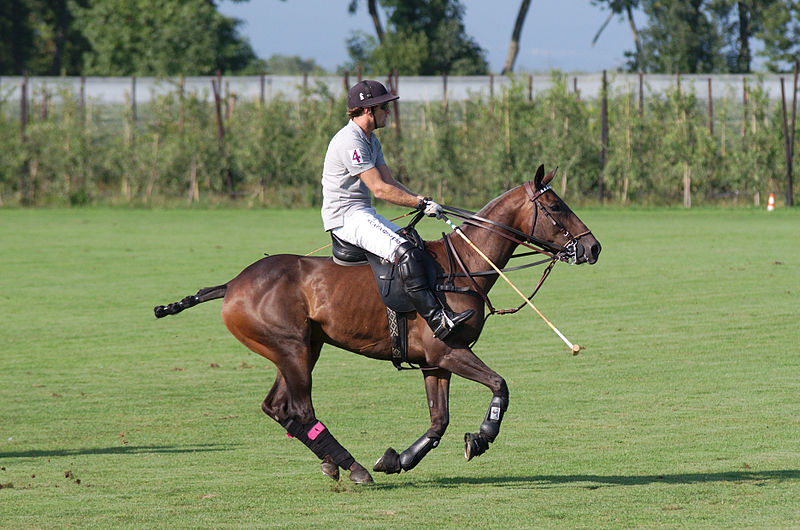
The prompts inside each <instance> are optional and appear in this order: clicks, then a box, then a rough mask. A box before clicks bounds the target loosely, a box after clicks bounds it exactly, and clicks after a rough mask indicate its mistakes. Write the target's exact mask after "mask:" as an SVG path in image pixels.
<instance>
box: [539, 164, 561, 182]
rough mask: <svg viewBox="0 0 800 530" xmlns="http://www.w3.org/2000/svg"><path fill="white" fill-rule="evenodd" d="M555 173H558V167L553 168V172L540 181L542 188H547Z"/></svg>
mask: <svg viewBox="0 0 800 530" xmlns="http://www.w3.org/2000/svg"><path fill="white" fill-rule="evenodd" d="M556 171H558V166H556V167H554V168H553V171H551V172H550V173H548V174H547V175H545V176H544V179H543V180H542V186H547V185H548V184H550V181H551V180H553V177H555V176H556Z"/></svg>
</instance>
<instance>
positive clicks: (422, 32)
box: [348, 0, 489, 75]
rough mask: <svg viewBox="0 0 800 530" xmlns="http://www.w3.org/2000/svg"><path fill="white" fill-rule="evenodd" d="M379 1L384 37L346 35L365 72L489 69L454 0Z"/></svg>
mask: <svg viewBox="0 0 800 530" xmlns="http://www.w3.org/2000/svg"><path fill="white" fill-rule="evenodd" d="M380 5H381V7H382V8H383V10H384V11H385V12H386V14H387V24H386V29H385V30H383V38H382V39H380V41H379V42H376V41H375V39H374V38H370V37H369V36H368V35H367V34H364V33H356V34H354V35H353V36H351V38H350V39H349V40H348V51H349V53H350V57H351V59H352V60H353V61H354V62H355V63H356V64H363V65H364V66H365V67H366V69H367V71H368V72H376V73H377V72H381V73H383V71H388V70H390V69H392V68H397V69H398V71H399V72H400V73H401V74H405V75H438V74H441V73H445V72H446V73H449V74H453V75H479V74H485V73H487V72H488V69H489V65H488V63H487V62H486V58H485V56H484V55H485V52H484V50H483V49H482V48H481V47H480V46H479V45H478V44H477V43H476V42H475V41H474V40H473V39H472V38H471V37H470V36H469V35H467V34H466V30H465V28H464V22H463V17H464V8H463V6H462V5H461V4H460V2H459V1H458V0H380ZM373 20H374V19H373ZM376 31H377V30H376Z"/></svg>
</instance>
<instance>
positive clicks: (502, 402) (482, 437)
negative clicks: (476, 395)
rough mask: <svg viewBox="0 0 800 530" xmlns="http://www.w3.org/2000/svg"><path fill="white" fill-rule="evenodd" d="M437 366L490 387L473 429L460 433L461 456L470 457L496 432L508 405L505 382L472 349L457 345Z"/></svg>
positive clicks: (488, 441) (494, 435) (493, 438)
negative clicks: (480, 418) (482, 413)
mask: <svg viewBox="0 0 800 530" xmlns="http://www.w3.org/2000/svg"><path fill="white" fill-rule="evenodd" d="M439 367H440V368H445V369H447V370H449V371H451V372H453V373H454V374H456V375H460V376H461V377H464V378H466V379H470V380H472V381H476V382H478V383H482V384H483V385H485V386H487V387H488V388H489V389H490V390H491V391H492V394H493V396H492V402H491V403H490V404H489V410H488V411H486V416H484V418H483V423H481V428H480V431H479V432H477V433H466V434H465V435H464V457H465V458H466V459H467V460H472V458H473V457H476V456H479V455H482V454H483V453H485V452H486V451H487V450H488V449H489V444H490V443H492V442H494V440H495V438H497V435H498V433H499V432H500V424H501V423H502V422H503V414H504V413H505V411H506V409H508V386H507V385H506V382H505V380H504V379H503V378H502V377H500V375H498V374H497V372H495V371H494V370H492V369H491V368H489V367H488V366H486V365H485V364H484V363H483V361H481V360H480V359H479V358H478V356H477V355H475V354H474V353H473V352H472V350H470V349H468V348H459V349H453V350H450V351H449V352H448V353H447V354H445V355H444V356H443V357H442V359H441V360H440V361H439Z"/></svg>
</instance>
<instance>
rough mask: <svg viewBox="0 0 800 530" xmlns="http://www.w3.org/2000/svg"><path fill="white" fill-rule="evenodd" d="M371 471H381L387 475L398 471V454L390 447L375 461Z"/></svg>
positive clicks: (399, 468)
mask: <svg viewBox="0 0 800 530" xmlns="http://www.w3.org/2000/svg"><path fill="white" fill-rule="evenodd" d="M372 470H373V471H382V472H383V473H386V474H387V475H391V474H392V473H400V471H401V470H402V468H401V467H400V455H399V454H397V451H395V450H394V449H393V448H392V447H390V448H389V449H387V450H386V452H385V453H383V456H382V457H380V458H379V459H378V461H377V462H375V465H374V466H372Z"/></svg>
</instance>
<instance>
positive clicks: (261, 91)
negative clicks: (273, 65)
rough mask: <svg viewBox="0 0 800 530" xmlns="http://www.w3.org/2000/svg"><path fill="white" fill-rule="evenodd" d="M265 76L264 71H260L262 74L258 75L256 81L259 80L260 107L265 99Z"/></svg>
mask: <svg viewBox="0 0 800 530" xmlns="http://www.w3.org/2000/svg"><path fill="white" fill-rule="evenodd" d="M266 77H267V76H266V75H265V74H264V73H262V74H261V75H260V76H259V77H258V81H259V92H258V101H259V103H261V106H262V107H263V106H264V103H266V100H265V92H264V85H265V84H266V82H267V79H266Z"/></svg>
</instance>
